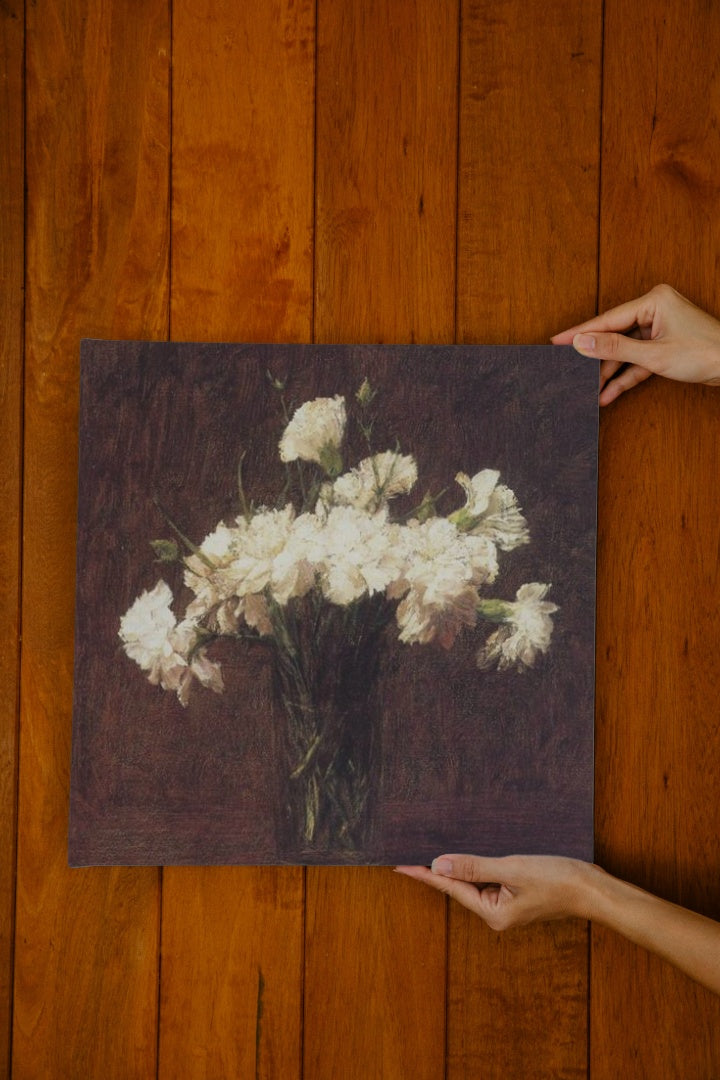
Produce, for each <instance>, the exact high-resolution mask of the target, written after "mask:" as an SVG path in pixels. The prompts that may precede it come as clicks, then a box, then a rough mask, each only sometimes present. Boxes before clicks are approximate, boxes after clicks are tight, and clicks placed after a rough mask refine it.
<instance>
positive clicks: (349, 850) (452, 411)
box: [70, 342, 597, 864]
mask: <svg viewBox="0 0 720 1080" xmlns="http://www.w3.org/2000/svg"><path fill="white" fill-rule="evenodd" d="M596 382H597V378H596V372H595V370H594V368H593V367H592V365H590V364H589V363H588V362H587V361H584V360H583V359H582V358H580V357H578V356H577V354H575V353H574V352H573V351H572V350H570V349H558V348H551V347H548V348H541V347H525V348H489V347H488V348H479V347H422V346H289V345H288V346H272V345H265V346H259V345H253V346H250V345H247V346H238V345H193V344H181V345H178V344H169V343H139V342H84V343H83V352H82V387H81V423H80V432H81V448H80V483H79V527H78V591H77V627H76V671H75V709H74V735H73V769H72V792H71V821H70V860H71V863H73V864H87V863H121V864H134V863H150V864H155V863H267V862H270V863H288V862H291V863H292V862H295V863H378V862H379V863H383V862H398V861H402V862H414V861H421V862H422V861H424V862H427V861H428V860H429V859H430V858H432V857H433V856H434V855H435V854H437V852H438V851H440V850H448V849H454V850H469V851H470V850H471V851H477V852H484V853H489V854H491V853H509V852H510V851H524V852H531V851H553V852H566V853H569V854H575V855H578V856H579V857H584V858H587V857H590V856H591V854H592V717H593V695H592V686H593V656H592V651H593V627H594V536H595V487H596V439H597V406H596V396H597V387H596Z"/></svg>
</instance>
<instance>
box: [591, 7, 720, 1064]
mask: <svg viewBox="0 0 720 1080" xmlns="http://www.w3.org/2000/svg"><path fill="white" fill-rule="evenodd" d="M621 33H622V35H623V37H625V38H626V42H627V41H628V40H629V41H633V42H636V43H637V45H636V46H635V47H631V48H629V49H628V48H627V44H625V45H621V43H620V41H619V35H620V34H621ZM648 43H651V47H650V48H649V49H648V48H647V44H648ZM719 52H720V12H719V11H717V10H714V11H713V12H712V14H711V13H710V9H708V8H707V7H706V6H705V5H704V4H702V3H700V2H692V3H690V4H687V5H683V6H680V5H678V4H670V5H668V4H664V3H662V2H660V0H657V2H654V3H651V4H647V5H643V6H642V7H638V8H637V9H636V10H634V11H633V12H632V13H631V12H630V11H628V9H627V8H626V7H625V5H621V4H618V3H616V2H615V0H610V2H609V3H608V4H607V6H606V27H605V86H604V107H603V198H602V207H601V223H602V229H601V234H600V238H601V239H600V305H601V307H607V306H609V305H611V304H613V303H616V302H617V301H618V300H619V299H621V298H624V297H626V296H630V295H633V294H634V293H635V292H637V291H638V290H640V291H642V290H643V289H645V288H647V287H649V286H651V285H652V284H653V283H655V282H657V281H663V280H666V281H670V282H672V283H673V284H675V285H676V286H677V288H678V289H680V290H681V291H682V292H684V293H685V294H686V295H687V296H689V297H690V298H691V299H693V300H694V301H695V302H697V303H699V304H701V305H703V306H705V307H707V308H709V309H710V310H711V311H713V312H714V313H716V314H718V313H719V311H720V301H719V297H718V252H719V251H720V218H719V216H718V206H719V205H720V168H719V166H720V131H719V130H718V114H719V113H720V64H718V61H717V56H718V54H719ZM705 56H707V57H712V58H713V59H712V60H711V61H709V62H708V63H707V64H705V63H704V62H703V59H702V58H703V57H705ZM603 420H604V423H603V426H602V431H601V450H600V453H601V458H600V460H601V486H600V496H599V514H600V521H601V523H603V528H601V530H600V536H599V552H598V572H599V575H600V582H601V588H600V589H599V592H598V636H597V646H598V648H597V661H598V677H597V679H598V681H597V725H596V740H597V742H596V745H597V760H598V768H597V770H596V800H597V801H596V806H597V811H596V847H597V858H598V861H602V862H603V863H604V865H605V866H606V867H607V868H608V869H609V870H611V871H613V872H615V873H617V874H620V875H622V876H625V877H628V878H631V879H632V880H633V881H635V882H636V883H637V884H639V885H642V886H643V887H644V888H647V889H650V890H652V891H654V892H657V893H659V894H660V895H661V896H664V897H666V898H667V899H669V900H674V901H675V902H677V903H681V904H686V905H688V906H690V907H693V908H695V909H696V910H698V911H702V912H703V913H704V914H706V915H710V916H712V917H714V918H718V917H720V884H719V883H720V845H719V844H718V835H719V833H720V723H719V720H718V718H719V716H720V706H719V705H718V701H719V700H720V665H719V664H718V661H717V641H718V628H719V621H718V598H719V597H720V498H719V497H718V487H717V483H716V479H715V478H717V477H718V476H719V475H720V440H719V439H718V431H719V430H720V397H718V396H717V395H714V394H713V393H712V391H710V390H706V389H703V388H698V387H678V386H672V385H669V384H667V383H663V382H661V381H659V380H651V381H650V382H648V383H645V384H644V385H643V386H641V387H639V388H638V390H637V391H636V392H635V393H634V394H633V395H632V397H630V396H628V397H627V399H626V400H622V399H621V400H620V401H619V402H618V403H617V407H616V408H614V409H610V410H608V412H607V416H605V417H603ZM620 523H622V527H620ZM591 969H592V987H591V1006H592V1014H591V1024H592V1032H593V1034H592V1058H591V1065H592V1070H593V1075H594V1076H596V1077H607V1078H608V1080H610V1078H611V1077H616V1076H621V1075H632V1074H633V1073H634V1072H637V1071H638V1066H637V1063H638V1062H641V1063H642V1066H641V1067H642V1075H643V1076H679V1077H714V1076H717V1075H720V999H719V998H717V997H713V996H712V995H711V994H710V993H708V992H707V991H704V990H703V989H701V988H700V987H698V986H697V985H696V984H695V983H693V982H691V981H690V980H689V979H687V978H685V977H684V976H682V975H680V974H678V973H677V972H676V971H674V970H673V969H672V968H670V967H668V966H667V965H666V964H662V963H660V962H659V961H658V960H656V959H655V958H654V957H649V956H647V955H646V954H644V953H643V952H642V951H641V950H639V949H637V948H634V947H633V946H630V945H628V944H627V943H626V942H624V941H623V940H621V939H619V938H618V937H617V936H616V935H613V934H610V933H608V932H606V931H602V930H600V929H599V928H597V929H593V931H592V959H591ZM623 1002H632V1008H631V1009H627V1008H625V1007H623V1004H622V1003H623ZM650 1032H653V1033H654V1034H653V1036H652V1037H650Z"/></svg>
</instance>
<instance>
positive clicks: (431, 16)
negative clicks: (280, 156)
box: [315, 0, 458, 345]
mask: <svg viewBox="0 0 720 1080" xmlns="http://www.w3.org/2000/svg"><path fill="white" fill-rule="evenodd" d="M457 28H458V9H457V4H456V2H455V0H453V2H451V3H444V4H432V3H428V2H426V0H402V2H400V3H394V4H388V3H385V2H383V0H372V2H370V3H362V4H337V3H333V2H331V0H320V3H319V7H318V76H317V78H318V87H317V173H316V186H315V202H316V218H317V226H316V258H315V340H316V341H345V342H409V343H414V342H423V343H424V344H428V345H431V344H436V343H437V344H442V343H447V342H450V341H452V337H453V331H454V291H455V188H456V160H457V100H456V99H457V62H458V61H457V32H458V29H457Z"/></svg>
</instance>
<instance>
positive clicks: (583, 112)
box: [438, 0, 602, 1078]
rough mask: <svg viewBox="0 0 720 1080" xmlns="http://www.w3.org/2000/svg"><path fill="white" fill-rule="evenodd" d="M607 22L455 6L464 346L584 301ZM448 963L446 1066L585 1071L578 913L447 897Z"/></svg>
mask: <svg viewBox="0 0 720 1080" xmlns="http://www.w3.org/2000/svg"><path fill="white" fill-rule="evenodd" d="M601 30H602V28H601V6H600V4H599V3H593V4H590V5H583V4H579V3H566V4H562V5H545V4H541V3H533V4H530V5H528V4H518V3H503V4H501V5H499V6H495V7H493V8H490V7H488V5H486V4H484V3H479V2H470V0H468V2H466V4H465V6H464V8H463V22H462V39H461V56H462V66H461V81H460V172H459V193H458V200H459V221H458V282H457V296H458V327H457V333H458V340H459V341H461V342H466V341H498V342H506V341H516V340H526V341H527V340H532V339H533V338H535V337H537V338H539V339H540V340H547V338H549V336H550V335H551V334H552V333H554V332H556V331H557V330H559V329H561V328H562V327H563V326H564V325H565V324H566V323H567V324H571V323H572V321H574V319H576V318H579V317H582V316H583V315H586V314H587V313H588V312H589V311H592V310H593V308H594V304H595V290H596V251H597V233H596V228H597V225H596V222H597V209H598V165H599V130H600V69H601ZM539 42H542V46H539ZM438 854H440V853H438ZM448 970H449V987H448V1076H449V1077H452V1078H456V1077H457V1078H459V1077H467V1078H469V1077H474V1076H478V1075H483V1076H488V1077H489V1076H526V1075H532V1076H537V1077H557V1076H563V1077H569V1076H584V1075H585V1074H586V1070H587V1032H586V1008H587V1004H586V1000H587V999H586V995H587V984H588V975H587V929H586V927H585V926H584V925H582V924H580V923H578V922H567V923H561V924H557V925H555V926H550V927H533V928H531V929H528V930H518V931H515V932H513V933H512V934H510V935H507V936H505V937H503V936H501V935H498V934H493V933H491V932H490V931H489V930H488V929H487V928H486V927H485V926H483V925H482V924H481V923H480V922H479V920H477V919H476V918H474V917H473V916H471V915H470V914H468V912H466V911H465V910H463V909H461V908H459V907H455V906H451V909H450V952H449V962H448Z"/></svg>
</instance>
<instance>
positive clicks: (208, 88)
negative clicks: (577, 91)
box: [171, 0, 315, 341]
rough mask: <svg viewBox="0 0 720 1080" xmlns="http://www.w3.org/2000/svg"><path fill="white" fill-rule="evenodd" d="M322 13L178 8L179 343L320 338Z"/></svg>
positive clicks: (304, 2)
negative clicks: (317, 136) (315, 287)
mask: <svg viewBox="0 0 720 1080" xmlns="http://www.w3.org/2000/svg"><path fill="white" fill-rule="evenodd" d="M314 54H315V5H314V3H313V2H311V0H297V2H295V0H271V2H270V3H250V4H246V5H241V6H240V7H238V5H237V4H236V3H233V2H232V0H202V2H201V3H190V2H188V0H180V2H179V3H177V4H175V6H174V8H173V211H172V214H173V217H172V296H171V316H172V322H171V328H172V336H173V338H174V339H175V340H177V341H181V340H183V339H184V340H187V339H188V338H193V339H195V340H202V341H222V340H226V341H243V340H248V341H260V340H266V341H308V340H310V338H311V336H312V264H313V153H314V94H315V85H314V81H315V55H314Z"/></svg>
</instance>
